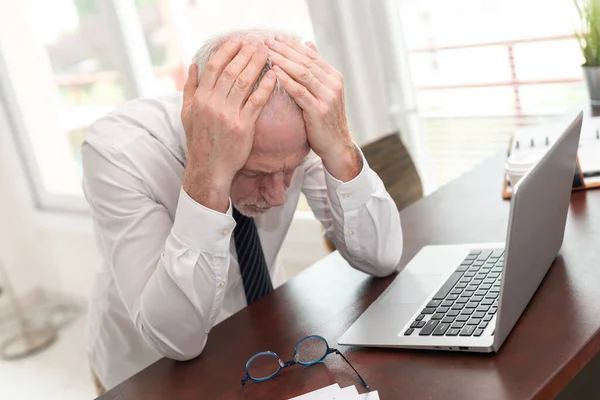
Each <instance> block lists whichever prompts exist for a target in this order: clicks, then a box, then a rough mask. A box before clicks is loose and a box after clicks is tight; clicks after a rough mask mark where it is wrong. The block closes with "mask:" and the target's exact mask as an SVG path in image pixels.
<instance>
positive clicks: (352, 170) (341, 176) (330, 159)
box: [322, 142, 363, 182]
mask: <svg viewBox="0 0 600 400" xmlns="http://www.w3.org/2000/svg"><path fill="white" fill-rule="evenodd" d="M322 160H323V166H324V167H325V168H326V169H327V171H328V172H329V173H330V174H331V176H333V177H334V178H335V179H337V180H340V181H342V182H349V181H351V180H352V179H354V178H356V177H357V176H358V174H360V171H361V170H362V168H363V162H362V156H361V154H360V152H359V151H358V149H357V148H356V145H355V144H354V142H349V143H344V144H341V145H340V146H339V147H337V148H335V149H332V151H331V152H330V153H328V154H327V155H326V156H325V157H324V158H322Z"/></svg>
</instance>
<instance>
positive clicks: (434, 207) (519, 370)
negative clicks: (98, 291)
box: [101, 154, 600, 400]
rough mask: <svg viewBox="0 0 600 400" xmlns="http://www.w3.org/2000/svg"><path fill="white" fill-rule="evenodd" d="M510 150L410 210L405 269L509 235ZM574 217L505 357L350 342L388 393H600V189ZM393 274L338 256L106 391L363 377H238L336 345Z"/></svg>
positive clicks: (279, 392) (144, 393)
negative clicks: (420, 259) (274, 360)
mask: <svg viewBox="0 0 600 400" xmlns="http://www.w3.org/2000/svg"><path fill="white" fill-rule="evenodd" d="M503 156H504V157H503ZM505 157H506V154H503V155H502V154H501V155H499V156H497V157H495V158H493V159H492V160H489V161H488V162H485V163H483V164H481V165H479V166H478V167H476V168H475V169H474V170H472V171H470V172H468V173H466V174H464V175H463V176H461V177H460V178H459V179H458V180H455V181H454V182H451V183H450V184H448V185H446V186H444V187H443V188H441V189H440V190H438V191H437V192H435V193H433V194H431V195H430V196H427V197H425V198H423V199H422V200H420V201H418V202H417V203H416V204H414V205H413V206H412V207H410V208H408V209H406V210H404V211H402V212H401V219H402V226H403V229H404V232H405V233H406V234H405V235H404V253H403V256H402V260H401V266H404V265H406V263H407V262H408V261H409V260H410V259H411V258H412V257H413V256H414V255H415V254H416V253H417V252H418V251H419V249H421V247H423V246H424V245H427V244H433V243H465V242H466V243H470V242H474V241H477V240H479V241H482V240H485V241H498V240H502V238H503V237H504V236H505V229H506V221H507V218H508V210H509V204H508V202H506V201H503V200H502V198H501V197H500V196H498V187H499V182H498V180H494V179H490V176H494V175H496V176H498V175H500V174H501V173H502V171H503V168H504V160H505ZM570 213H571V215H570V218H569V219H568V220H567V224H566V230H565V239H564V243H563V246H562V249H561V251H560V256H559V257H558V258H557V259H556V261H555V262H554V264H553V266H552V267H551V268H550V270H549V271H548V274H547V275H546V277H545V278H544V281H543V282H542V284H541V285H540V287H539V289H538V291H537V292H536V295H535V296H534V298H533V300H532V301H531V303H530V304H529V306H528V307H527V309H526V310H525V312H524V313H523V315H522V317H521V318H520V320H519V322H518V323H517V325H515V327H514V330H513V332H512V333H511V335H510V336H509V338H508V339H507V340H506V342H505V344H504V345H503V347H502V349H501V351H500V352H499V353H498V354H495V355H493V356H489V355H477V354H462V353H443V352H439V353H438V352H424V351H410V350H391V351H390V350H384V349H368V350H367V349H362V348H358V347H350V348H348V347H341V348H340V350H341V351H342V352H343V353H344V355H345V356H346V357H347V358H348V360H349V361H350V362H352V364H353V365H355V366H356V368H357V369H358V370H359V371H361V374H362V375H363V377H364V378H365V379H366V380H367V382H369V385H370V386H371V388H372V389H374V390H377V391H378V392H379V395H380V397H381V398H382V399H439V398H443V399H447V400H453V399H461V400H470V399H477V400H481V399H486V400H496V399H510V400H514V399H550V398H554V397H555V396H557V394H559V393H561V391H563V390H564V391H569V390H571V389H572V388H573V387H572V386H571V385H570V384H569V382H570V381H571V380H573V383H572V385H577V389H579V388H582V387H587V391H585V393H588V394H589V395H590V396H589V398H594V395H597V393H600V390H599V386H600V383H599V382H598V379H597V376H598V375H597V373H595V374H589V375H588V374H587V373H586V371H587V368H589V367H586V366H587V365H588V364H589V363H590V362H591V360H594V359H595V358H596V357H600V356H598V354H599V352H600V303H599V302H598V299H599V298H600V285H598V284H597V282H600V268H598V266H599V265H600V251H598V246H597V243H598V242H600V229H598V227H600V190H589V191H582V192H575V193H573V194H572V196H571V207H570ZM392 280H393V277H389V278H385V279H373V278H371V277H368V276H367V275H365V274H363V273H360V272H358V271H355V270H353V269H351V268H349V267H348V266H347V264H346V263H345V262H343V261H342V259H341V257H340V256H339V255H338V254H336V253H334V254H331V255H329V256H328V257H326V258H325V259H323V260H321V261H320V262H318V263H317V264H315V265H314V266H312V267H311V268H309V269H308V270H307V271H305V272H303V273H302V274H300V275H298V276H296V277H295V278H293V279H292V280H291V281H289V282H288V283H286V284H285V285H283V286H281V287H279V288H277V289H276V290H274V291H273V292H272V293H270V294H268V295H267V296H265V297H264V298H262V299H261V300H259V301H257V302H256V303H254V304H252V305H251V306H250V307H248V308H245V309H243V310H241V311H240V312H238V313H236V314H235V315H232V316H231V317H229V318H228V319H226V320H225V321H223V322H221V323H220V324H219V325H217V326H215V327H214V328H213V329H212V330H211V333H210V335H209V338H208V342H207V344H206V348H205V349H204V351H203V353H202V355H201V356H200V357H198V358H197V359H195V360H192V361H189V362H185V363H180V362H176V361H173V360H168V359H162V360H160V361H158V362H157V363H155V364H153V365H152V366H150V367H148V368H146V369H145V370H143V371H142V372H140V373H138V374H136V375H134V376H133V377H131V378H130V379H128V380H127V381H125V382H124V383H122V384H121V385H119V386H117V387H116V388H113V389H112V390H110V391H109V392H107V393H106V394H105V395H104V396H102V397H101V399H103V400H116V399H131V400H136V399H143V400H155V399H156V400H158V399H182V400H185V399H194V400H197V399H235V400H237V399H240V400H242V399H247V400H254V399H286V398H290V397H294V396H298V395H300V394H303V393H307V392H309V391H311V390H315V389H318V388H321V387H324V386H327V385H330V384H333V383H338V384H339V385H340V386H342V387H344V386H349V385H354V384H356V377H355V375H354V374H352V373H350V372H349V371H348V370H347V368H346V367H345V366H344V364H343V361H342V360H339V361H338V362H339V364H336V365H335V366H332V365H331V364H330V363H329V364H320V365H319V364H318V365H315V366H313V367H311V368H306V369H304V370H299V369H297V370H293V371H292V370H290V371H286V372H287V373H286V374H280V375H279V376H278V377H277V379H272V380H270V381H268V382H264V383H262V384H260V385H253V387H251V388H250V387H247V388H246V393H245V394H244V392H243V391H242V389H241V388H240V382H239V378H240V375H243V373H244V363H245V362H246V361H247V360H248V357H250V356H252V354H255V353H256V352H259V351H264V350H266V349H270V350H272V351H275V352H278V354H281V355H282V356H291V355H292V353H291V351H290V349H289V348H290V343H296V342H297V341H298V340H299V339H301V338H303V337H305V336H307V335H310V334H313V333H318V334H320V335H321V336H323V337H324V338H326V339H327V340H328V341H329V342H330V343H332V344H333V343H335V342H336V341H337V339H338V338H339V337H340V336H341V335H342V333H343V332H345V331H346V330H347V329H348V327H349V326H350V325H351V324H352V323H353V322H354V321H355V320H356V319H357V318H358V316H359V315H361V314H362V313H363V311H364V310H365V309H366V308H367V307H368V306H369V305H370V304H371V303H372V302H373V301H375V299H377V298H378V297H379V295H380V294H381V293H382V292H383V291H384V290H385V289H386V288H387V287H388V285H389V284H390V283H391V282H392ZM398 311H399V312H402V310H401V309H400V310H398ZM597 364H598V363H591V364H590V367H593V366H594V365H597ZM582 370H583V372H582V373H581V374H580V372H581V371H582ZM363 371H364V372H363ZM576 376H577V379H574V377H576ZM580 377H581V379H579V378H580ZM590 377H591V378H590ZM581 380H583V381H584V382H581ZM588 385H594V386H593V387H590V386H588ZM570 393H573V392H570ZM577 393H580V392H577ZM244 396H246V397H244ZM596 397H597V396H596ZM559 398H561V400H562V399H564V398H568V397H559ZM571 398H573V397H571ZM576 398H577V399H578V400H579V399H582V398H583V399H585V397H576Z"/></svg>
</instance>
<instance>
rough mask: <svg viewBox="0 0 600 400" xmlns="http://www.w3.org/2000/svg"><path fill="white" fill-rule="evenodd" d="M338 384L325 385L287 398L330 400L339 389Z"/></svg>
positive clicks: (294, 399)
mask: <svg viewBox="0 0 600 400" xmlns="http://www.w3.org/2000/svg"><path fill="white" fill-rule="evenodd" d="M340 390H341V389H340V385H338V384H337V383H335V384H333V385H330V386H325V387H324V388H321V389H317V390H313V391H312V392H310V393H306V394H303V395H300V396H297V397H293V398H291V399H289V400H331V399H334V398H335V395H336V394H337V393H338V392H339V391H340Z"/></svg>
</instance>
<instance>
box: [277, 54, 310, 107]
mask: <svg viewBox="0 0 600 400" xmlns="http://www.w3.org/2000/svg"><path fill="white" fill-rule="evenodd" d="M273 71H275V75H277V79H279V82H280V83H281V86H283V88H284V89H285V91H286V92H287V93H288V94H289V95H290V96H291V97H292V99H294V100H295V101H296V103H298V105H299V106H300V108H302V109H303V110H304V111H310V110H315V109H317V107H318V105H319V101H318V100H317V99H316V98H315V97H314V96H313V95H312V94H311V93H310V92H309V91H308V89H307V88H306V87H305V86H303V85H301V84H299V83H298V82H296V81H295V80H293V79H292V78H291V77H290V76H289V75H288V74H287V73H286V72H285V71H284V70H283V69H281V68H280V67H279V66H278V65H275V66H274V67H273Z"/></svg>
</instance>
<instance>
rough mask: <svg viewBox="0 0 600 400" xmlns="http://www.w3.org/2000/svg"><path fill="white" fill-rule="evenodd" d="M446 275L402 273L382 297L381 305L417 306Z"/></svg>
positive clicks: (434, 289)
mask: <svg viewBox="0 0 600 400" xmlns="http://www.w3.org/2000/svg"><path fill="white" fill-rule="evenodd" d="M446 279H447V274H431V275H429V274H427V275H426V274H422V273H418V274H416V273H414V272H413V271H410V270H404V271H402V272H401V273H400V274H399V275H398V277H397V278H396V280H395V281H394V283H393V287H391V288H390V290H389V291H388V293H387V294H386V295H384V296H383V297H382V298H381V300H380V301H379V303H381V304H415V303H416V304H418V305H421V304H422V303H423V302H424V301H425V300H427V299H428V298H429V297H431V295H432V294H433V293H435V292H436V290H437V289H438V288H439V287H440V286H441V284H442V283H444V281H445V280H446Z"/></svg>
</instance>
